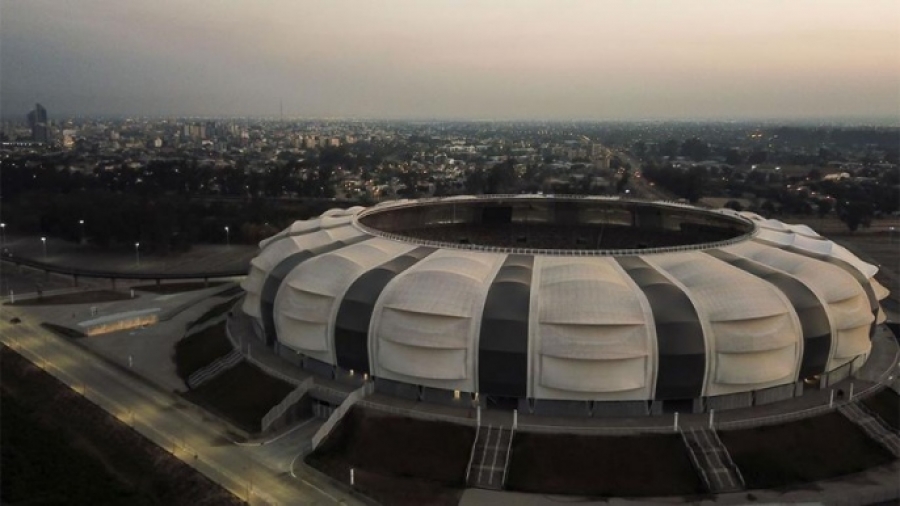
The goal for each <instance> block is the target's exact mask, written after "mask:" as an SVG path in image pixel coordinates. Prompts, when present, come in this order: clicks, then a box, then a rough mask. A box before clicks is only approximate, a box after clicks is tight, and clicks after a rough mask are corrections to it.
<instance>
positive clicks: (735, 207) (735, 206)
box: [725, 200, 744, 212]
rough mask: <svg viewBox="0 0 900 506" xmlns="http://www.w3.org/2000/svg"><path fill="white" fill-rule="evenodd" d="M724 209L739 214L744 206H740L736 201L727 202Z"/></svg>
mask: <svg viewBox="0 0 900 506" xmlns="http://www.w3.org/2000/svg"><path fill="white" fill-rule="evenodd" d="M725 208H726V209H733V210H735V211H737V212H741V211H743V210H744V206H742V205H741V203H740V202H738V201H737V200H729V201H728V202H726V203H725Z"/></svg>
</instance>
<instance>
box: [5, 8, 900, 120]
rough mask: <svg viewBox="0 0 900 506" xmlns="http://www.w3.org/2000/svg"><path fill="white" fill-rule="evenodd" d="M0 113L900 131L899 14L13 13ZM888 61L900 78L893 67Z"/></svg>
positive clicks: (233, 10) (743, 10)
mask: <svg viewBox="0 0 900 506" xmlns="http://www.w3.org/2000/svg"><path fill="white" fill-rule="evenodd" d="M0 5H2V14H3V16H2V18H0V26H2V35H0V44H2V47H3V51H2V53H0V69H2V72H0V113H2V115H3V116H4V117H7V118H10V117H11V118H15V117H24V115H25V114H27V112H28V111H30V110H31V109H32V108H33V107H34V104H35V103H36V102H40V103H42V104H44V105H45V106H46V107H47V109H49V110H50V111H51V113H52V114H51V116H55V117H57V118H59V117H63V116H73V115H78V116H92V115H105V116H121V115H151V116H165V115H179V116H207V117H227V116H269V117H277V116H278V115H279V114H281V112H282V107H283V113H284V115H285V117H291V118H293V117H318V118H329V117H332V118H360V119H368V118H384V119H437V120H440V119H448V120H455V119H495V120H588V121H590V120H645V119H655V120H692V119H696V120H735V119H747V120H765V119H805V120H841V119H843V120H866V119H873V120H879V119H882V120H883V119H888V120H890V119H891V118H894V119H895V118H896V117H897V115H898V114H897V112H898V111H897V109H898V104H900V91H898V90H900V70H898V66H897V65H895V63H896V62H897V61H898V60H900V22H898V21H900V5H898V4H896V3H895V2H887V1H885V2H881V1H873V2H867V3H866V4H865V8H864V9H860V8H858V7H857V6H856V5H854V4H853V3H851V2H847V1H829V2H808V1H798V2H791V3H789V4H787V5H783V4H782V3H780V2H774V1H764V2H754V3H752V4H748V3H737V2H733V3H732V2H729V3H723V2H709V1H703V0H697V1H689V2H679V3H678V4H677V5H675V4H671V5H670V4H665V3H662V2H651V1H644V2H639V3H630V2H629V3H626V2H602V3H600V2H596V3H595V2H579V1H572V2H566V3H563V4H559V3H551V2H518V3H516V4H515V5H514V6H512V5H509V4H501V3H499V2H490V3H474V2H428V3H415V2H393V3H389V4H377V5H373V4H370V3H363V2H356V1H341V2H329V3H327V4H322V5H311V4H302V5H300V4H295V3H293V2H281V1H268V2H264V3H262V4H257V3H254V4H253V6H252V7H250V6H248V5H246V4H238V3H218V2H217V3H209V2H192V3H190V4H181V3H176V2H167V1H164V2H157V3H154V4H152V5H151V4H146V5H132V4H128V5H124V6H123V5H120V4H116V3H113V2H107V1H105V0H92V1H85V2H79V3H78V4H77V7H76V5H75V4H73V3H69V2H43V1H28V2H24V1H17V0H2V4H0ZM892 62H893V63H894V64H892Z"/></svg>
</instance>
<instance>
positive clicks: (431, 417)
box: [357, 401, 478, 427]
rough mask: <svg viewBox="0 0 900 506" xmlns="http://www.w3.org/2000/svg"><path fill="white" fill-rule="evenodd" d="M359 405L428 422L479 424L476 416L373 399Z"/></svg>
mask: <svg viewBox="0 0 900 506" xmlns="http://www.w3.org/2000/svg"><path fill="white" fill-rule="evenodd" d="M357 404H358V405H359V406H361V407H364V408H367V409H374V410H378V411H382V412H384V413H390V414H392V415H397V416H406V417H409V418H415V419H418V420H425V421H428V422H448V423H454V424H457V425H468V426H473V427H474V426H477V425H478V420H476V419H474V418H465V417H461V416H452V415H442V414H440V413H429V412H427V411H419V410H417V409H404V408H398V407H396V406H388V405H386V404H379V403H376V402H372V401H359V402H358V403H357Z"/></svg>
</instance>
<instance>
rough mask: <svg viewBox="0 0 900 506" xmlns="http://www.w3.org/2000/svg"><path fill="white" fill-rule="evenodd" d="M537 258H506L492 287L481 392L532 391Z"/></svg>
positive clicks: (481, 350)
mask: <svg viewBox="0 0 900 506" xmlns="http://www.w3.org/2000/svg"><path fill="white" fill-rule="evenodd" d="M533 266H534V257H532V256H527V255H510V256H508V257H506V260H504V262H503V265H502V266H500V270H499V271H497V275H496V276H495V277H494V281H493V282H492V283H491V286H490V288H489V289H488V293H487V298H486V299H485V302H484V312H483V313H482V318H481V329H480V334H479V340H478V391H479V393H481V394H483V395H495V396H505V397H525V396H526V395H527V392H528V312H529V308H530V306H531V271H532V268H533Z"/></svg>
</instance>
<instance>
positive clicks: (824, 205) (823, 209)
mask: <svg viewBox="0 0 900 506" xmlns="http://www.w3.org/2000/svg"><path fill="white" fill-rule="evenodd" d="M831 207H832V205H831V201H830V200H827V199H822V200H820V201H819V218H824V217H825V215H826V214H828V212H829V211H831Z"/></svg>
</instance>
